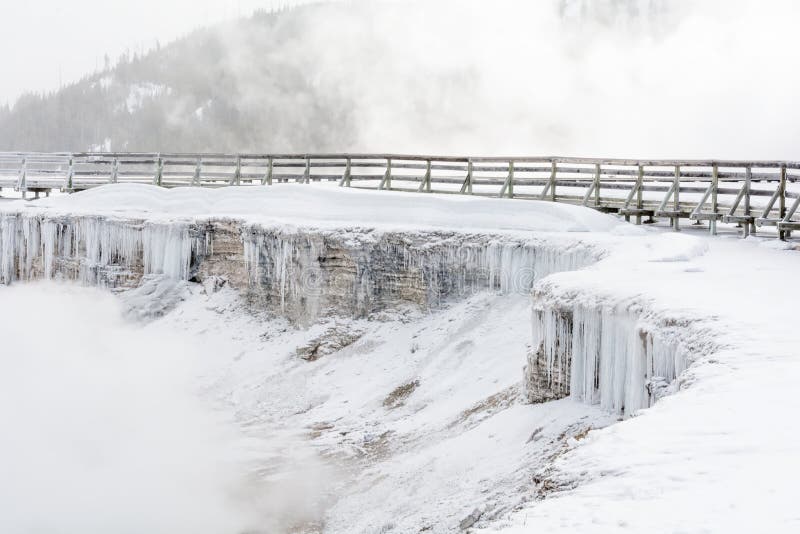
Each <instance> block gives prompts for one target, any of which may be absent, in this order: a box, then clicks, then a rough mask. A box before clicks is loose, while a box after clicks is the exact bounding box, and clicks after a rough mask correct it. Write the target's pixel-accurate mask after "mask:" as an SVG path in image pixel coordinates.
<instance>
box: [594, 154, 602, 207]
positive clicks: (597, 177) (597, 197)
mask: <svg viewBox="0 0 800 534" xmlns="http://www.w3.org/2000/svg"><path fill="white" fill-rule="evenodd" d="M601 171H602V169H601V168H600V164H599V163H597V164H596V165H595V166H594V207H595V208H599V207H600V173H601Z"/></svg>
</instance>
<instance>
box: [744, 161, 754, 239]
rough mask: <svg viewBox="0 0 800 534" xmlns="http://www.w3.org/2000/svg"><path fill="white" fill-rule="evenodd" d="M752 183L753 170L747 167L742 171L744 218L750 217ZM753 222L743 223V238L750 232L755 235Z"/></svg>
mask: <svg viewBox="0 0 800 534" xmlns="http://www.w3.org/2000/svg"><path fill="white" fill-rule="evenodd" d="M752 182H753V168H752V167H751V166H750V165H748V166H747V167H745V169H744V216H745V217H750V185H751V183H752ZM755 230H756V225H755V222H750V221H744V228H743V233H744V237H747V236H749V235H750V232H753V233H755Z"/></svg>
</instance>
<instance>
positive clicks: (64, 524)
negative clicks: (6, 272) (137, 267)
mask: <svg viewBox="0 0 800 534" xmlns="http://www.w3.org/2000/svg"><path fill="white" fill-rule="evenodd" d="M202 351H203V349H202V347H198V346H194V345H193V344H192V343H191V341H187V340H186V339H182V338H180V337H178V336H177V335H174V334H170V333H168V332H162V333H159V334H158V335H157V336H151V335H147V336H145V335H142V334H141V330H140V328H139V327H137V326H136V325H131V324H126V323H125V321H124V320H123V318H122V314H121V308H120V305H119V303H118V301H116V300H115V299H114V298H113V297H112V296H110V295H108V294H104V293H102V292H100V291H98V290H91V289H86V288H78V287H73V286H66V285H49V284H45V285H38V284H37V285H27V286H26V285H20V286H17V287H13V288H9V287H3V288H0V427H2V440H1V441H0V502H2V503H3V504H2V509H3V511H2V513H0V532H4V533H17V532H81V533H89V534H91V533H101V532H102V533H107V532H116V533H127V532H130V533H134V532H135V533H141V532H148V533H165V534H166V533H181V532H193V533H209V534H210V533H214V534H219V533H226V532H239V531H241V530H242V529H243V528H245V527H247V526H248V521H250V520H251V519H252V517H253V513H252V512H253V511H252V510H249V509H248V508H246V507H245V506H244V503H243V502H241V501H239V500H237V499H238V498H239V497H240V493H241V489H242V488H243V487H244V485H245V484H246V482H247V478H248V472H249V469H248V462H247V454H246V447H245V442H244V440H243V438H242V436H241V435H240V434H239V432H238V431H237V429H236V426H235V425H234V424H233V423H232V422H231V421H230V420H229V419H227V418H226V417H224V416H223V415H222V414H221V413H219V412H216V411H214V410H213V409H212V408H211V406H210V405H209V404H208V403H206V402H204V401H202V400H201V399H200V398H199V397H198V395H197V394H196V393H195V391H194V386H193V372H192V358H193V357H195V356H197V355H198V354H200V353H201V352H202Z"/></svg>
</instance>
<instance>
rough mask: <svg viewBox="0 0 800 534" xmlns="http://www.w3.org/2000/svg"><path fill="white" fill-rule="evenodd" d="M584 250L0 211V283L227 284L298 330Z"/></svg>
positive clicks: (581, 257)
mask: <svg viewBox="0 0 800 534" xmlns="http://www.w3.org/2000/svg"><path fill="white" fill-rule="evenodd" d="M597 256H598V254H597V253H596V252H595V251H594V250H593V249H592V248H591V247H589V246H585V245H581V244H574V243H570V244H564V243H561V244H558V245H554V244H552V243H548V242H546V241H541V240H536V239H525V238H520V237H510V236H492V235H483V234H480V235H479V234H467V233H458V232H446V231H432V232H412V231H408V232H400V231H376V230H372V229H364V228H343V229H337V230H321V229H313V228H280V227H261V226H254V225H251V224H246V223H242V222H239V221H231V220H205V221H194V220H193V221H170V222H155V221H144V220H135V219H125V218H119V219H117V218H103V217H95V216H79V215H72V216H51V215H47V214H45V215H42V214H32V213H18V214H4V215H0V281H2V282H3V283H11V282H12V281H14V280H29V279H39V278H45V279H49V278H65V279H71V280H80V281H83V282H85V283H89V284H93V285H102V286H109V287H123V288H129V287H136V286H138V285H139V284H140V282H141V280H142V278H143V277H144V276H146V275H151V274H160V275H163V276H166V277H168V278H171V279H175V280H192V281H197V282H203V281H205V280H209V279H214V280H220V279H223V280H225V281H227V283H229V284H230V285H231V286H232V287H234V288H236V289H238V290H240V291H241V292H242V293H243V294H244V295H245V296H246V297H247V299H248V300H249V301H250V302H251V303H252V304H253V305H256V306H258V307H260V308H264V309H268V310H271V311H274V312H275V313H280V314H282V315H285V316H287V317H288V318H289V319H291V320H293V321H295V322H298V323H307V322H311V321H314V320H315V319H316V318H318V317H321V316H331V315H344V316H349V317H366V316H370V315H371V314H374V313H377V312H382V311H385V310H395V309H403V308H404V307H408V306H411V307H414V308H418V309H429V308H432V307H436V306H437V305H439V304H440V303H441V302H442V301H443V300H446V299H449V298H454V297H459V296H465V295H467V294H469V293H470V292H473V291H481V290H494V291H500V292H505V293H509V292H520V293H525V292H528V291H530V289H531V287H532V284H533V281H534V280H535V279H538V278H541V277H543V276H546V275H548V274H550V273H552V272H557V271H564V270H572V269H577V268H580V267H583V266H585V265H588V264H590V263H593V262H594V261H596V259H597Z"/></svg>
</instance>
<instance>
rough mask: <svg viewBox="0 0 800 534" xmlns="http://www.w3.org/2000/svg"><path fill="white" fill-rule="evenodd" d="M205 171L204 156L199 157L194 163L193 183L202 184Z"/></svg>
mask: <svg viewBox="0 0 800 534" xmlns="http://www.w3.org/2000/svg"><path fill="white" fill-rule="evenodd" d="M202 173H203V158H200V157H198V158H197V161H196V162H195V164H194V176H193V177H192V185H195V186H198V187H199V186H200V177H201V176H202Z"/></svg>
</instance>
